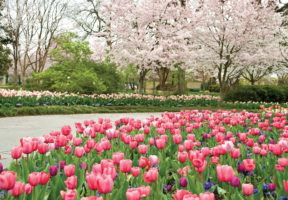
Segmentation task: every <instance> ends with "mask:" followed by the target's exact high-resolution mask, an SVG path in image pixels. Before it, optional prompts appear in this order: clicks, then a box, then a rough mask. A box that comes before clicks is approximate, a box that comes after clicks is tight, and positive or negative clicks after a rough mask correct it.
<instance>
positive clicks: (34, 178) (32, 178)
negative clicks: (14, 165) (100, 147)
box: [28, 172, 41, 186]
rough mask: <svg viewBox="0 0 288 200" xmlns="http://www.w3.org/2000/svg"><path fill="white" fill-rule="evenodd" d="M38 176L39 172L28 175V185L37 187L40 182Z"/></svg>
mask: <svg viewBox="0 0 288 200" xmlns="http://www.w3.org/2000/svg"><path fill="white" fill-rule="evenodd" d="M40 176H41V174H40V173H39V172H32V173H31V174H29V176H28V182H29V184H30V185H32V186H36V185H38V184H39V182H40Z"/></svg>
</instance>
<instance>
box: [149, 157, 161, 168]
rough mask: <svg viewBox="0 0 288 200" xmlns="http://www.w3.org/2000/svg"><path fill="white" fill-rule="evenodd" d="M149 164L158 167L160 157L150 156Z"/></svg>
mask: <svg viewBox="0 0 288 200" xmlns="http://www.w3.org/2000/svg"><path fill="white" fill-rule="evenodd" d="M149 162H150V164H151V165H154V166H155V165H158V163H159V160H158V157H157V156H155V155H151V156H149Z"/></svg>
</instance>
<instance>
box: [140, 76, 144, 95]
mask: <svg viewBox="0 0 288 200" xmlns="http://www.w3.org/2000/svg"><path fill="white" fill-rule="evenodd" d="M144 77H145V76H143V75H141V73H140V77H139V94H143V87H144Z"/></svg>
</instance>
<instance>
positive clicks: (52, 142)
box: [0, 107, 288, 200]
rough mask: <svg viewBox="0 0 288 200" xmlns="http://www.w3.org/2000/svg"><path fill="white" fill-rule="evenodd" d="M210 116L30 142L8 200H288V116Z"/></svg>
mask: <svg viewBox="0 0 288 200" xmlns="http://www.w3.org/2000/svg"><path fill="white" fill-rule="evenodd" d="M262 109H263V112H261V113H249V112H246V111H242V112H241V113H236V112H230V111H220V110H219V111H218V112H216V113H212V112H211V111H208V110H203V111H202V112H198V111H196V110H192V111H181V112H179V113H168V112H166V113H163V114H162V118H155V117H153V116H150V117H149V118H147V119H146V120H143V121H140V120H135V119H133V118H121V119H120V120H117V121H115V123H114V124H112V123H111V121H110V119H98V120H97V121H93V120H90V121H84V123H75V129H76V132H75V133H73V131H72V129H71V127H70V126H69V125H65V126H63V127H62V128H61V131H52V132H50V134H47V135H44V136H43V137H40V138H29V137H27V138H22V139H21V144H20V145H19V146H15V147H14V148H13V149H12V151H11V157H12V158H13V159H14V160H13V161H12V162H11V165H10V167H9V168H8V169H5V171H2V168H1V167H0V170H1V171H2V173H1V174H0V188H1V190H2V191H1V190H0V192H1V195H2V198H7V199H14V198H18V199H33V200H34V199H53V200H55V199H61V197H62V199H64V200H65V199H66V200H68V199H69V200H70V199H72V200H73V199H83V200H85V199H105V200H106V199H113V200H114V199H128V200H140V199H145V198H146V199H153V200H154V199H176V200H188V199H200V200H214V199H246V197H247V198H248V197H249V198H250V199H255V200H256V199H257V200H258V199H282V200H283V199H287V198H288V197H285V196H287V193H288V182H287V181H286V180H288V172H287V170H286V167H287V165H288V158H287V152H288V148H287V147H288V126H287V115H286V113H281V112H278V111H277V110H276V111H275V110H272V109H265V108H264V107H262Z"/></svg>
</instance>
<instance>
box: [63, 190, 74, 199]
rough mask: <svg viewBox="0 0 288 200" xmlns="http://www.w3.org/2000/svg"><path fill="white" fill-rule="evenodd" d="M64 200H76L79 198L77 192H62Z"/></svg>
mask: <svg viewBox="0 0 288 200" xmlns="http://www.w3.org/2000/svg"><path fill="white" fill-rule="evenodd" d="M60 194H61V197H62V199H63V200H75V199H76V196H77V191H76V190H67V192H64V191H60Z"/></svg>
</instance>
